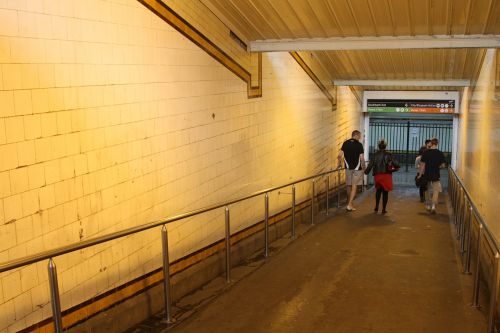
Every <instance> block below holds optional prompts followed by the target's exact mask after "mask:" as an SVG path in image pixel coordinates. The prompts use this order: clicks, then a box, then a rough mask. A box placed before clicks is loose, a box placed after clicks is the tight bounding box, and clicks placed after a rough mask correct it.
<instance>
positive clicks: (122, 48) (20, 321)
mask: <svg viewBox="0 0 500 333" xmlns="http://www.w3.org/2000/svg"><path fill="white" fill-rule="evenodd" d="M231 42H233V41H231V40H230V39H228V40H227V43H231ZM0 69H1V72H0V157H1V158H0V262H1V263H3V262H6V261H8V260H13V259H17V258H21V257H23V256H26V255H29V254H34V253H37V252H39V251H43V250H48V249H52V248H55V247H58V246H63V245H67V244H70V243H74V242H78V241H80V240H85V239H88V238H90V237H95V236H99V235H105V234H108V233H110V232H113V231H117V230H122V229H124V228H127V227H132V226H136V225H140V224H142V223H146V222H150V221H155V220H159V219H161V218H165V217H167V216H171V215H174V214H178V213H181V212H185V211H188V210H192V209H196V208H199V207H203V206H206V205H209V204H213V203H217V202H220V201H223V200H227V199H229V198H233V197H236V196H241V195H245V194H248V193H250V192H252V191H255V190H260V189H263V188H266V187H269V186H274V185H278V184H280V183H283V182H288V181H290V180H291V179H295V178H300V177H303V176H306V175H310V174H312V173H316V172H320V171H322V170H326V169H328V168H330V167H331V166H335V164H336V161H335V156H336V154H337V152H338V148H339V147H340V144H341V141H343V140H345V139H346V138H347V137H348V136H349V135H350V132H351V131H352V130H353V129H355V128H357V127H358V126H359V103H358V101H357V100H356V98H355V97H354V95H353V94H352V93H351V91H350V90H349V89H348V88H347V87H338V89H337V98H338V101H337V110H336V111H332V108H331V103H330V102H329V101H328V100H327V99H326V98H325V96H324V95H323V93H322V92H321V91H320V90H319V89H318V87H317V86H316V85H315V84H314V83H313V82H312V80H311V79H310V77H309V76H308V75H307V74H306V73H305V72H304V70H303V69H302V68H301V67H300V66H299V65H298V64H297V62H296V61H295V60H294V59H293V58H292V57H291V56H290V55H289V54H288V53H271V54H265V55H264V56H263V97H262V98H258V99H248V98H247V86H246V83H245V82H243V81H242V80H240V79H239V78H238V77H236V76H235V75H234V74H233V73H231V72H230V71H229V70H227V69H226V68H225V67H224V66H222V65H221V64H220V63H218V62H216V61H215V60H214V59H212V58H211V57H210V56H208V55H207V54H206V53H205V52H204V51H203V50H201V49H199V48H198V47H197V46H196V45H194V44H193V43H191V42H190V41H188V40H187V39H186V38H184V37H183V36H182V35H181V34H180V33H178V32H177V31H175V30H174V29H173V28H171V27H170V26H169V25H167V24H166V23H165V22H163V21H162V20H160V19H159V18H158V17H157V16H156V15H154V14H152V13H150V12H149V11H148V10H147V9H146V8H145V7H144V6H142V5H141V4H140V3H139V2H136V1H101V0H85V1H66V0H64V1H63V0H60V1H56V0H53V1H0ZM309 191H310V187H309V184H304V185H302V186H298V187H297V196H298V200H301V199H304V198H305V197H306V196H307V195H309ZM289 200H290V198H289V197H288V196H284V195H278V194H277V193H271V196H270V202H271V214H273V213H275V212H277V211H280V210H281V209H283V208H285V207H287V205H288V204H289ZM223 214H224V213H223V211H222V210H221V211H217V212H213V213H209V214H205V215H203V216H201V217H198V218H193V219H189V220H185V221H181V222H177V223H174V224H171V225H169V237H170V238H169V239H170V249H171V250H170V259H171V260H176V259H178V258H181V257H183V256H186V255H187V254H189V253H191V252H193V251H196V250H198V249H200V248H203V247H204V246H206V245H208V244H211V243H213V242H214V241H216V240H218V239H220V238H221V237H222V236H223V232H224V229H223V228H224V225H223ZM262 216H263V202H262V198H257V199H255V200H251V201H248V202H245V203H241V204H237V205H234V206H232V207H231V218H232V231H233V232H235V231H238V230H241V229H243V228H245V227H246V226H248V225H250V224H252V223H254V222H256V221H258V220H260V219H261V218H262ZM159 236H160V230H159V229H155V230H151V231H148V232H144V233H141V234H139V235H135V236H130V237H127V238H124V239H119V240H116V241H113V242H109V243H106V244H103V245H100V246H96V247H93V248H89V249H85V250H81V251H77V252H74V253H71V254H67V255H63V256H60V257H57V258H55V262H56V265H57V268H58V273H59V287H60V291H61V294H62V299H61V300H62V307H63V309H67V308H69V307H73V306H76V305H78V304H80V303H82V302H84V301H87V300H89V299H92V298H93V297H94V296H96V295H99V294H101V293H103V292H105V291H107V290H110V289H112V288H115V287H117V286H119V285H121V284H123V283H125V282H127V281H130V280H131V279H134V278H136V277H140V276H142V275H144V274H146V273H147V272H150V271H151V270H153V269H156V268H158V267H159V266H160V262H161V258H160V249H161V242H160V237H159ZM46 266H47V262H46V261H44V262H40V263H38V264H34V265H30V266H28V267H24V268H22V269H17V270H15V271H10V272H6V273H2V274H0V331H7V332H14V331H18V330H20V329H23V328H25V327H29V326H31V325H33V324H35V323H37V322H39V321H41V320H42V319H45V318H48V317H50V316H51V310H50V303H49V289H48V283H47V270H46Z"/></svg>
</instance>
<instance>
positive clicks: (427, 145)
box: [425, 139, 432, 149]
mask: <svg viewBox="0 0 500 333" xmlns="http://www.w3.org/2000/svg"><path fill="white" fill-rule="evenodd" d="M431 146H432V140H431V139H427V140H425V148H426V149H431Z"/></svg>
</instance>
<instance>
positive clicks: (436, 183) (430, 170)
mask: <svg viewBox="0 0 500 333" xmlns="http://www.w3.org/2000/svg"><path fill="white" fill-rule="evenodd" d="M438 144H439V141H438V139H436V138H434V139H432V140H431V148H430V149H428V150H427V151H426V152H425V153H424V154H423V155H422V158H421V160H420V172H419V175H418V178H420V177H425V180H427V182H428V183H429V190H430V191H432V200H430V198H429V196H430V195H427V202H426V205H425V206H426V208H427V210H428V211H430V212H431V213H432V214H436V206H437V204H438V199H439V192H442V186H441V181H440V170H439V169H441V168H444V167H445V162H446V160H445V157H444V154H443V152H442V151H441V150H439V149H438V148H437V147H438ZM428 192H429V191H428Z"/></svg>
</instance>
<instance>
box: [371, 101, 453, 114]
mask: <svg viewBox="0 0 500 333" xmlns="http://www.w3.org/2000/svg"><path fill="white" fill-rule="evenodd" d="M366 111H367V112H402V113H455V100H407V99H368V100H367V108H366Z"/></svg>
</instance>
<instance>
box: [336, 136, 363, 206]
mask: <svg viewBox="0 0 500 333" xmlns="http://www.w3.org/2000/svg"><path fill="white" fill-rule="evenodd" d="M360 140H361V132H360V131H358V130H355V131H353V132H352V135H351V138H350V139H349V140H347V141H345V142H344V143H343V144H342V148H341V149H340V152H339V156H338V160H339V167H340V166H341V165H342V164H344V166H345V168H346V170H345V175H346V184H347V206H346V210H347V211H348V212H351V211H354V210H356V208H354V207H353V206H352V201H353V200H354V197H355V196H356V191H357V189H358V185H363V177H364V170H365V168H366V165H365V158H364V149H363V145H362V144H361V142H359V141H360Z"/></svg>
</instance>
